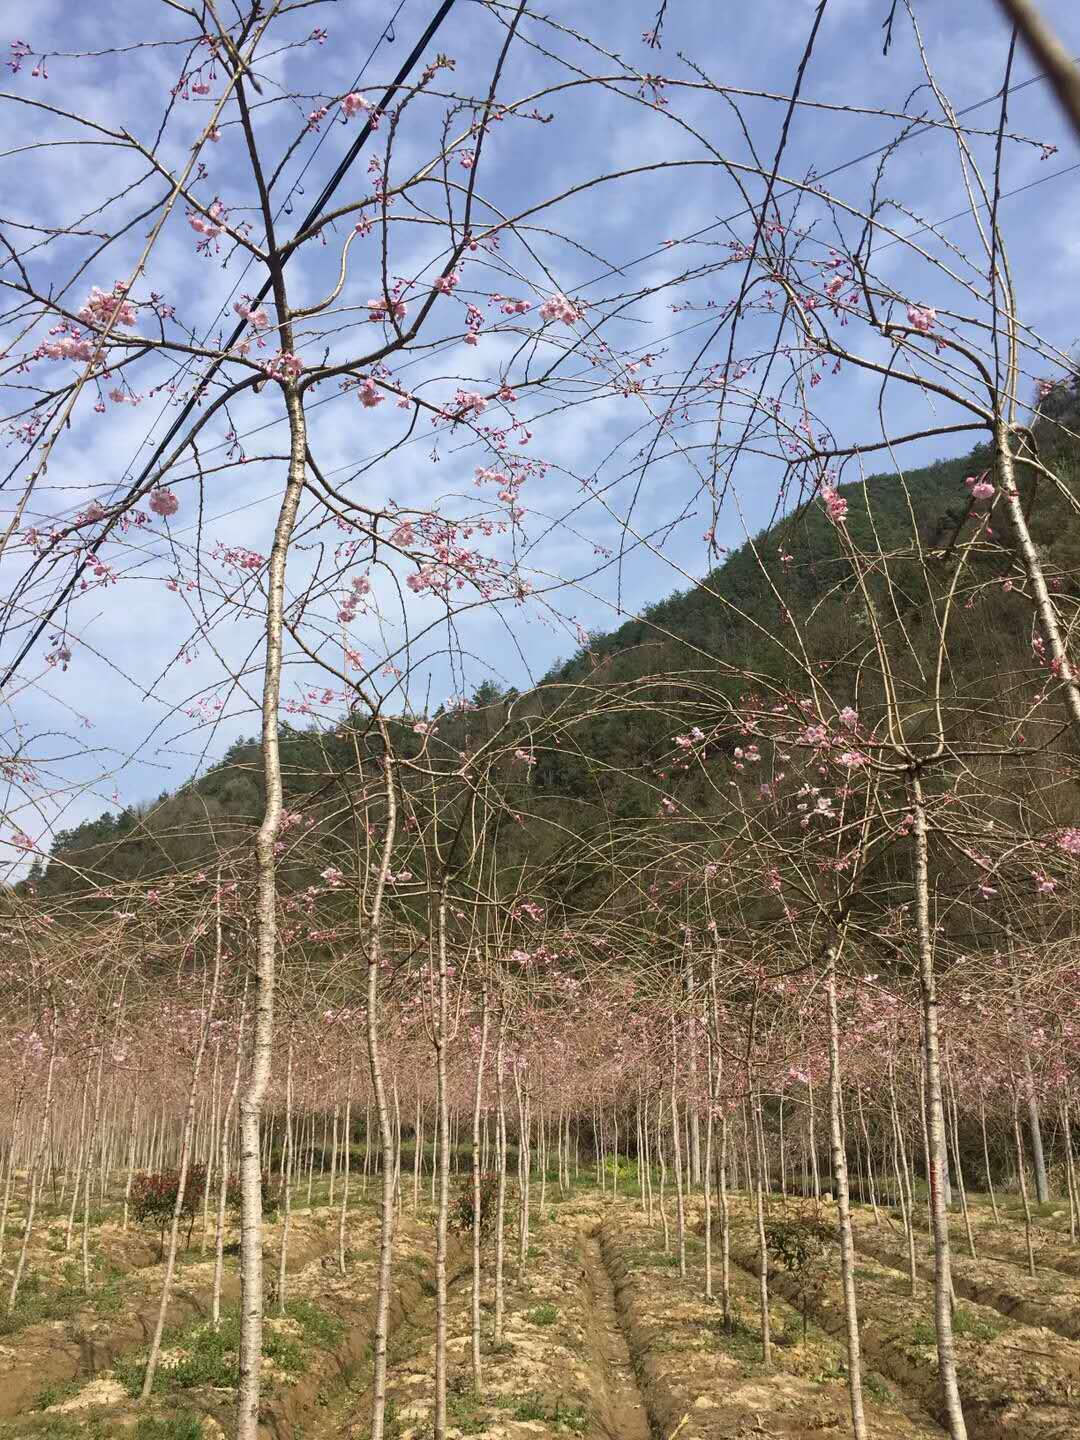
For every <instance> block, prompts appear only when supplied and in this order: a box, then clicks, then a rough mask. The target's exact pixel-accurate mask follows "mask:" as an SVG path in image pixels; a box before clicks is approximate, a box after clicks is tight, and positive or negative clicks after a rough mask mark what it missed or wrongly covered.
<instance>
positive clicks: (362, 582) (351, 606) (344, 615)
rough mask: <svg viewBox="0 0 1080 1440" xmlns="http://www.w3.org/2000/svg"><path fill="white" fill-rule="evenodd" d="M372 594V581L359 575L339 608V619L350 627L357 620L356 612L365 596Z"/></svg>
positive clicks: (350, 584) (350, 583)
mask: <svg viewBox="0 0 1080 1440" xmlns="http://www.w3.org/2000/svg"><path fill="white" fill-rule="evenodd" d="M370 593H371V581H370V580H369V579H368V578H367V576H366V575H357V576H355V577H354V578H353V579H352V580H351V581H350V582H349V591H348V594H347V595H346V596H345V598H344V599H343V600H342V602H341V604H340V605H339V606H338V619H339V620H340V621H341V623H342V624H343V625H349V624H351V623H352V621H353V620H355V619H356V612H357V609H358V608H359V606H360V603H361V601H362V600H363V598H364V596H365V595H368V594H370Z"/></svg>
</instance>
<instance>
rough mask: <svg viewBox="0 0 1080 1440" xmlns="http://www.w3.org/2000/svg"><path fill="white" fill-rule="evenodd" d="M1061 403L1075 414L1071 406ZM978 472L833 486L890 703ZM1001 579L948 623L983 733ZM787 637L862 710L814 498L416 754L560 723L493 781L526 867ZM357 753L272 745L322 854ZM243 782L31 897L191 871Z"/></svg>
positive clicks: (341, 812) (859, 638)
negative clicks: (889, 650)
mask: <svg viewBox="0 0 1080 1440" xmlns="http://www.w3.org/2000/svg"><path fill="white" fill-rule="evenodd" d="M1069 400H1070V404H1069V408H1068V415H1069V417H1070V418H1072V416H1073V409H1074V408H1075V394H1074V393H1073V394H1071V395H1070V397H1069ZM1058 433H1059V432H1058V431H1056V430H1055V431H1053V432H1050V433H1048V434H1047V433H1044V434H1043V437H1042V438H1043V441H1044V446H1043V448H1044V452H1046V453H1047V455H1048V457H1049V458H1050V459H1051V460H1052V461H1053V463H1054V465H1055V466H1056V468H1057V471H1058V473H1059V474H1061V475H1062V477H1063V479H1064V480H1065V481H1066V483H1067V484H1069V485H1071V486H1075V485H1076V480H1077V464H1076V452H1075V451H1074V450H1073V449H1071V448H1070V447H1068V446H1067V445H1065V444H1064V442H1062V441H1060V440H1058V439H1056V438H1055V437H1056V435H1057V434H1058ZM989 463H990V456H989V453H988V452H987V451H986V450H982V449H977V450H975V451H974V452H972V453H971V454H969V455H967V456H964V457H962V458H959V459H954V460H944V461H939V462H937V463H935V464H932V465H929V466H927V467H925V468H922V469H919V470H915V471H911V472H908V473H906V474H905V475H904V476H903V477H898V476H897V475H895V474H893V475H876V476H874V477H872V478H870V479H868V480H867V481H866V483H865V485H862V484H854V485H847V486H843V487H842V488H841V494H843V495H844V496H845V498H846V499H847V501H848V506H849V511H848V531H849V533H850V534H851V535H852V536H853V538H854V540H855V542H856V545H857V547H858V549H859V550H860V551H861V552H863V553H864V554H865V555H867V556H868V557H882V556H887V557H889V562H888V572H889V591H888V595H887V596H886V591H885V589H884V582H883V580H882V577H881V575H880V574H878V573H876V572H875V571H874V567H872V566H871V567H870V579H869V582H868V583H869V588H870V593H871V597H872V603H874V604H875V606H877V605H878V603H879V601H880V602H881V613H882V614H885V613H886V612H888V613H887V625H886V627H885V628H886V630H887V632H888V633H889V634H890V635H891V636H892V637H893V639H894V640H895V641H896V647H895V664H896V668H897V674H898V676H899V678H900V686H901V694H902V693H903V687H904V685H905V684H910V689H911V693H912V695H913V696H914V697H916V698H917V699H919V700H920V701H921V697H922V696H923V695H924V690H925V686H924V683H923V678H922V677H924V675H925V667H926V664H927V663H929V656H930V651H931V650H932V647H933V645H934V644H935V643H936V642H935V634H936V632H935V631H934V627H933V626H930V625H925V624H924V622H925V620H926V616H927V615H928V613H929V611H930V607H931V603H932V602H933V601H934V600H935V597H936V596H938V595H940V594H941V593H943V591H944V588H945V587H947V586H948V585H949V584H950V582H951V577H952V572H953V565H954V551H953V549H952V548H951V547H952V543H953V542H954V541H955V539H956V537H957V535H958V534H959V533H960V532H961V530H962V527H963V523H964V520H965V516H966V515H967V513H968V496H967V491H966V490H965V487H964V479H965V477H966V476H968V475H971V474H972V473H976V472H981V471H983V470H985V469H987V468H988V465H989ZM1028 500H1029V506H1030V509H1031V524H1032V529H1033V533H1034V537H1035V539H1036V540H1037V542H1038V543H1039V545H1040V547H1041V549H1042V552H1043V555H1044V560H1045V563H1046V566H1047V569H1048V571H1049V572H1050V573H1051V574H1057V575H1060V576H1061V577H1062V579H1061V581H1060V582H1059V583H1060V584H1061V585H1062V586H1063V587H1064V588H1065V589H1066V590H1067V591H1069V592H1074V591H1075V585H1076V579H1075V577H1077V576H1078V575H1080V526H1078V525H1077V524H1076V523H1075V519H1074V517H1073V516H1072V515H1071V512H1070V511H1069V509H1068V507H1067V506H1066V505H1065V504H1064V502H1063V501H1062V499H1061V498H1060V496H1058V495H1056V494H1055V493H1054V492H1053V491H1052V489H1051V488H1050V487H1048V486H1047V485H1045V484H1044V485H1043V486H1042V487H1041V490H1039V491H1036V490H1035V489H1034V488H1033V487H1032V488H1031V489H1030V492H1029V494H1028ZM879 568H881V567H879ZM1010 571H1012V572H1013V573H1015V565H1014V557H1013V554H1012V551H1011V548H1010V543H1009V539H1008V537H1007V536H1004V535H998V536H994V537H993V539H992V540H991V541H989V542H987V543H986V544H984V545H982V546H981V547H980V550H979V552H978V554H977V555H976V556H975V557H974V558H973V559H972V561H971V564H970V566H969V568H968V570H967V571H966V572H965V586H966V587H967V589H968V590H969V591H970V590H971V588H972V587H973V586H977V587H980V588H979V591H978V604H977V606H976V605H974V604H973V606H972V608H971V609H968V608H966V607H965V606H963V605H961V604H959V603H958V604H957V606H956V607H955V609H954V612H953V618H952V621H951V632H950V643H949V651H948V659H947V667H946V675H945V685H946V692H947V696H948V697H949V698H950V699H951V700H952V701H954V702H955V705H956V714H957V716H958V717H959V716H961V715H962V714H968V713H973V712H977V713H979V714H980V717H981V720H980V723H982V724H983V726H984V729H985V725H986V724H987V720H988V717H989V723H990V725H991V727H992V726H993V724H994V723H996V720H997V721H1000V722H1001V723H1004V720H1005V719H1006V718H1007V713H1006V712H1007V711H1008V706H1007V705H1005V706H1004V708H1003V702H1002V696H1001V693H1000V690H1001V687H1000V686H999V684H998V679H999V677H1002V676H1005V675H1013V676H1017V677H1019V676H1022V675H1024V674H1027V675H1031V673H1032V668H1033V659H1032V652H1031V643H1030V642H1031V636H1030V609H1029V607H1028V606H1027V602H1026V601H1025V600H1024V599H1023V597H1022V596H1021V595H1012V594H1010V593H1009V592H1008V590H1007V589H1005V588H1004V587H1003V586H1002V585H1001V584H999V583H997V582H998V581H1001V580H1004V579H1005V578H1006V577H1008V575H1009V574H1010ZM875 597H876V598H875ZM886 599H887V601H888V604H887V605H886V604H885V601H886ZM879 618H880V617H879ZM793 621H794V622H795V623H792V622H793ZM796 630H797V631H798V634H799V635H800V636H801V638H802V641H803V642H804V643H805V645H806V652H807V656H808V659H809V662H810V664H811V665H812V667H813V668H814V670H815V672H816V674H817V675H818V676H819V677H823V678H824V680H825V682H826V683H827V686H828V690H829V693H830V696H831V697H832V699H833V701H835V702H836V703H837V704H838V705H842V704H845V703H850V702H851V701H852V700H854V699H855V697H856V690H857V688H858V689H859V698H860V704H861V705H862V706H863V708H864V710H865V709H866V708H867V706H868V705H871V706H872V705H873V703H874V700H875V698H876V697H875V694H874V689H873V682H872V680H868V679H867V676H866V673H865V671H864V669H863V665H862V662H863V660H864V658H865V655H866V651H867V645H868V634H869V629H868V619H867V614H866V602H865V600H864V597H863V595H861V594H860V593H859V590H858V587H857V586H856V584H855V581H854V579H853V577H852V574H851V569H850V566H849V565H848V563H847V562H846V561H845V560H843V559H842V557H841V555H840V552H839V549H838V544H837V538H836V531H835V528H834V527H833V526H832V525H831V523H830V522H829V521H828V519H827V517H826V515H825V513H824V510H823V508H822V507H821V505H820V504H818V503H816V502H810V503H808V504H805V505H802V506H799V507H798V508H797V509H795V510H794V511H793V513H792V514H791V515H790V516H789V517H787V518H785V519H783V520H782V521H780V522H779V523H778V524H776V525H774V526H773V527H772V528H771V529H770V530H768V531H766V532H765V533H763V534H761V535H759V536H757V537H756V538H755V540H754V541H753V542H752V543H748V544H746V545H743V546H742V547H741V548H740V549H738V550H736V551H735V552H733V553H732V554H731V555H730V556H729V557H728V558H727V560H726V561H725V562H724V563H723V564H722V565H721V566H719V567H718V568H717V569H716V570H715V571H714V572H713V573H712V574H711V575H710V576H708V578H707V579H706V580H705V581H704V582H703V583H702V584H701V585H698V586H696V587H694V588H693V589H690V590H686V591H682V592H679V593H676V594H674V595H671V596H670V597H668V598H667V599H665V600H662V601H660V602H658V603H657V604H655V605H653V606H651V607H650V608H649V609H647V610H646V611H645V612H644V614H643V615H642V616H641V617H640V618H638V619H634V620H629V621H627V622H626V623H624V624H623V625H621V626H620V627H619V628H618V629H617V630H614V631H612V632H610V633H607V634H600V635H595V636H592V637H591V638H590V640H589V643H588V645H587V646H584V647H583V648H582V649H581V650H580V651H579V652H578V653H577V654H576V655H574V656H573V657H572V658H571V659H569V660H568V661H567V662H566V663H565V664H563V665H561V666H559V667H557V668H556V669H554V670H553V671H552V672H551V673H550V674H549V675H548V676H547V677H546V678H545V680H544V681H543V682H542V684H541V685H540V686H539V687H538V689H537V690H536V691H534V692H532V693H530V694H528V695H523V696H518V695H517V694H516V693H513V694H511V695H508V696H503V695H501V694H500V693H499V692H498V691H497V690H495V688H494V687H493V686H491V685H485V686H483V687H482V688H481V690H480V691H478V692H477V695H476V697H475V701H476V704H475V708H473V709H472V710H471V711H468V712H466V713H464V714H453V715H443V716H441V717H440V719H439V722H438V726H437V736H438V740H437V742H433V745H432V752H431V753H432V755H433V756H434V757H435V763H436V764H437V763H440V762H439V756H440V755H441V756H443V762H442V763H445V764H446V765H447V766H448V767H449V765H450V762H451V759H452V760H453V763H454V764H455V765H456V764H458V763H460V761H459V759H458V758H457V757H458V756H459V754H460V752H462V751H465V752H467V753H470V754H474V753H476V752H477V751H478V750H481V749H482V748H483V747H484V746H485V745H486V744H488V743H490V742H491V737H493V736H496V737H497V738H498V742H499V744H500V746H501V747H503V748H504V749H506V748H507V747H510V748H509V751H508V753H512V748H513V746H514V744H515V743H517V740H518V737H521V738H525V737H527V736H529V735H530V734H532V733H533V732H534V731H535V730H536V726H537V723H538V722H540V721H544V722H546V724H547V726H548V728H549V729H550V728H551V726H552V725H553V723H554V722H556V721H557V722H558V723H557V725H556V730H557V732H558V733H559V735H560V736H561V737H562V739H561V740H560V741H559V742H558V743H552V744H543V743H542V744H541V745H539V746H538V748H537V753H536V764H535V767H534V768H533V770H532V772H531V773H529V774H528V775H527V777H526V776H520V775H517V774H515V773H513V772H512V770H511V769H509V768H507V769H506V774H505V787H506V793H507V794H511V793H512V792H513V789H514V787H515V786H517V787H518V788H519V789H521V791H522V799H523V804H522V809H524V810H527V812H528V814H529V817H530V819H529V823H528V825H527V826H525V827H522V826H518V827H517V828H516V829H514V828H513V827H511V829H510V830H509V831H506V832H505V833H503V831H502V830H501V831H500V840H501V841H502V844H503V852H504V854H505V855H506V856H507V857H508V858H509V861H510V862H511V863H517V862H519V861H524V858H525V857H526V856H528V859H529V861H530V863H533V862H537V861H543V859H544V857H545V856H546V855H547V854H550V853H552V852H553V851H554V850H557V849H558V846H559V844H560V840H561V837H564V836H565V835H566V834H567V832H568V831H569V832H574V833H587V832H589V831H590V829H594V828H596V827H600V828H603V827H610V826H611V825H612V824H613V823H614V824H619V823H621V822H625V821H631V820H633V819H634V818H635V817H645V816H649V815H653V814H654V813H655V809H656V779H655V777H656V766H657V764H658V763H659V762H660V761H661V759H662V757H663V756H664V755H665V754H669V753H670V749H671V736H672V734H673V733H675V731H676V730H677V729H685V728H687V727H688V726H689V725H691V724H693V723H695V721H696V717H697V714H698V710H699V708H701V707H704V709H705V710H709V711H710V712H715V708H716V706H717V705H722V704H723V703H729V704H730V703H734V702H735V701H737V700H738V698H739V696H740V695H741V694H742V693H744V692H745V691H746V690H747V688H748V687H752V686H755V685H763V686H766V687H772V688H774V689H775V690H777V691H779V692H781V693H783V692H785V691H786V692H791V691H803V690H805V685H806V665H805V663H804V662H803V661H802V660H800V659H799V655H798V650H799V647H798V645H796V644H795V635H796ZM890 643H892V642H891V641H890ZM924 651H925V653H923V652H924ZM988 676H989V677H990V679H989V680H988V679H987V677H988ZM859 687H861V688H859ZM991 710H992V711H993V713H991ZM995 717H996V720H995ZM956 723H957V724H958V725H962V724H963V723H964V721H963V720H962V719H957V722H956ZM396 730H397V743H398V744H399V745H400V746H401V747H402V748H403V750H404V752H405V753H406V754H415V753H416V751H417V749H418V747H419V743H420V742H419V740H418V738H417V737H416V736H415V735H414V734H413V731H412V722H411V721H409V722H407V723H406V722H403V721H399V722H396ZM366 744H367V740H366V737H365V732H364V730H363V728H362V727H361V726H360V725H359V722H358V723H357V725H355V726H354V725H353V724H352V723H351V722H349V723H347V724H345V725H344V726H343V727H341V728H340V729H339V730H337V731H334V732H331V733H329V734H327V733H321V732H319V731H318V730H316V729H311V730H309V731H302V730H296V729H286V730H285V731H284V732H283V736H282V754H283V767H284V778H285V787H286V805H287V808H288V809H290V810H295V811H301V810H302V811H304V812H305V814H306V815H308V816H311V817H314V826H315V830H314V833H315V835H316V836H317V837H318V838H319V840H320V842H321V850H320V853H322V854H324V855H325V854H331V855H332V854H333V853H334V846H335V837H338V838H340V834H343V833H344V831H343V830H342V827H343V826H345V827H346V829H347V822H346V811H347V804H346V799H345V795H346V788H347V786H346V777H348V776H349V775H350V773H353V772H354V771H355V765H356V760H357V756H358V754H362V753H363V750H364V747H365V745H366ZM259 771H260V766H259V751H258V745H257V742H256V741H255V740H242V741H239V742H237V743H236V744H234V745H233V746H232V747H231V748H230V749H229V751H228V752H227V754H226V755H225V756H224V757H223V759H222V760H221V762H220V763H219V764H217V765H215V766H214V767H213V768H212V769H211V770H210V771H209V772H208V773H207V774H206V775H204V776H203V777H201V778H200V779H198V780H197V781H195V782H193V783H192V784H190V785H188V786H185V787H184V788H183V789H181V790H180V791H178V792H177V793H175V794H171V795H170V794H165V795H162V796H159V797H158V799H157V800H156V801H155V802H154V803H153V804H151V805H148V806H145V807H142V808H140V809H139V810H134V809H127V810H124V811H122V812H121V813H120V814H119V815H116V814H114V813H112V812H109V813H106V814H103V815H102V816H101V817H99V818H98V819H96V820H91V821H87V822H85V823H84V824H82V825H79V826H76V827H74V828H72V829H70V830H66V831H63V832H61V833H60V834H59V835H57V837H56V839H55V842H54V844H53V847H52V858H51V859H50V860H49V862H48V863H47V865H45V866H44V867H43V866H41V865H40V864H38V865H37V866H35V871H34V874H33V876H32V879H33V882H34V883H35V884H36V885H37V886H38V887H39V890H40V893H41V894H42V895H44V896H63V895H67V894H70V893H72V892H73V891H78V890H80V889H83V888H85V887H87V886H90V885H95V884H97V885H100V884H102V883H110V882H113V881H116V882H127V881H149V880H150V879H152V878H153V877H154V876H156V875H159V874H161V873H164V872H166V871H169V870H172V869H175V868H180V869H183V868H186V867H198V866H200V865H201V864H202V863H204V862H205V861H206V860H207V859H208V858H209V856H210V855H211V853H212V852H213V850H214V848H215V846H217V847H220V846H221V845H223V844H224V845H226V846H229V845H240V846H243V845H244V844H245V843H246V841H247V839H248V837H249V835H250V832H251V827H252V826H253V824H254V823H255V821H256V818H257V816H258V814H259V811H260V806H261V798H262V797H261V782H260V773H259ZM673 783H674V782H673ZM685 783H686V784H687V785H689V786H690V790H689V793H688V795H687V804H688V807H701V806H705V807H706V808H707V807H708V805H709V803H710V800H709V794H708V790H707V788H706V789H702V788H701V786H700V785H699V786H698V787H697V789H696V790H694V788H693V782H692V781H687V782H685ZM525 801H527V804H526V803H524V802H525ZM500 824H501V822H500ZM545 831H547V832H548V833H545ZM317 863H319V862H318V861H315V860H312V861H308V862H305V863H304V864H302V865H298V866H297V867H296V869H295V873H292V874H291V875H290V872H289V869H288V864H286V870H285V875H284V877H283V878H284V880H285V883H286V884H289V883H290V881H292V882H295V883H297V884H301V883H307V882H308V881H309V880H310V875H311V865H312V864H317ZM323 863H325V859H324V860H323Z"/></svg>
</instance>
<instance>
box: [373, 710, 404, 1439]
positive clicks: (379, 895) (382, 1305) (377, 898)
mask: <svg viewBox="0 0 1080 1440" xmlns="http://www.w3.org/2000/svg"><path fill="white" fill-rule="evenodd" d="M380 731H381V734H382V737H383V744H384V747H385V755H384V758H383V773H384V778H385V790H386V834H385V836H384V839H383V848H382V855H381V859H380V863H379V872H378V878H377V880H376V884H375V895H374V899H373V902H372V914H371V921H370V939H369V942H368V974H367V1044H368V1064H369V1067H370V1070H371V1090H372V1096H373V1098H374V1103H375V1117H376V1122H377V1124H378V1127H379V1140H380V1148H381V1154H382V1192H381V1196H380V1202H379V1271H378V1280H377V1285H376V1292H375V1324H374V1327H373V1334H372V1352H373V1366H372V1381H371V1440H383V1429H384V1425H385V1420H386V1342H387V1338H388V1333H389V1317H390V1266H391V1261H392V1258H393V1247H394V1153H393V1147H394V1137H393V1134H392V1132H391V1129H390V1110H389V1107H388V1105H387V1101H386V1086H385V1083H384V1081H383V1073H382V1055H381V1048H380V1036H379V1011H378V1001H379V963H380V960H381V958H382V945H381V931H380V924H381V916H382V903H383V896H384V894H385V891H386V877H387V875H388V874H389V873H390V862H391V859H392V858H393V849H394V839H395V834H396V830H397V795H396V791H395V789H394V764H393V758H392V755H391V751H390V742H389V731H388V729H387V727H386V726H385V724H382V725H381V726H380Z"/></svg>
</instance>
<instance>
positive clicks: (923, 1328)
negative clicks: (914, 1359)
mask: <svg viewBox="0 0 1080 1440" xmlns="http://www.w3.org/2000/svg"><path fill="white" fill-rule="evenodd" d="M1004 1328H1005V1326H1004V1323H1001V1324H998V1323H997V1322H996V1321H994V1320H985V1319H984V1318H983V1317H982V1316H981V1315H975V1314H973V1313H972V1311H970V1310H967V1309H965V1308H964V1306H963V1305H958V1306H957V1307H956V1313H955V1315H954V1316H953V1334H954V1335H955V1336H956V1337H957V1338H958V1339H960V1338H963V1339H968V1340H993V1339H994V1338H995V1337H996V1336H998V1335H1000V1334H1001V1332H1002V1330H1003V1329H1004ZM912 1334H913V1338H914V1340H915V1344H916V1345H925V1346H927V1347H928V1348H933V1347H935V1346H936V1345H937V1331H936V1330H935V1328H934V1322H933V1321H932V1320H920V1321H918V1322H917V1323H916V1325H915V1329H914V1331H913V1332H912Z"/></svg>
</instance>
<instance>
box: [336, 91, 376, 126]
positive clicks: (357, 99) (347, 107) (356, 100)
mask: <svg viewBox="0 0 1080 1440" xmlns="http://www.w3.org/2000/svg"><path fill="white" fill-rule="evenodd" d="M341 108H342V110H343V111H344V112H345V118H346V119H348V120H351V119H352V118H353V116H354V115H359V114H360V112H361V111H362V110H365V111H366V110H371V108H372V105H371V101H370V100H365V99H364V97H363V95H358V94H357V93H356V91H355V90H351V91H350V92H349V94H348V95H346V96H345V98H344V99H343V100H342V102H341ZM371 128H372V130H377V129H378V128H379V117H378V115H372V117H371Z"/></svg>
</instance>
